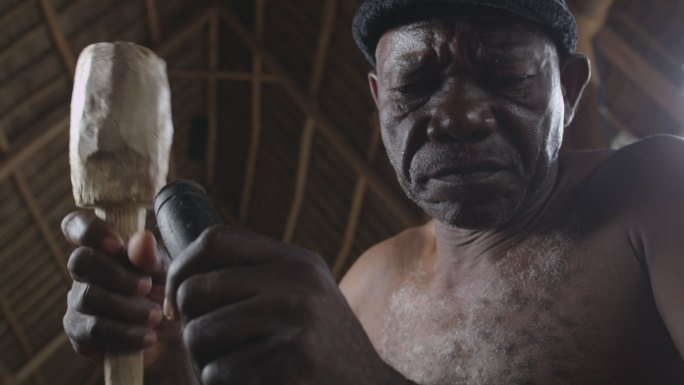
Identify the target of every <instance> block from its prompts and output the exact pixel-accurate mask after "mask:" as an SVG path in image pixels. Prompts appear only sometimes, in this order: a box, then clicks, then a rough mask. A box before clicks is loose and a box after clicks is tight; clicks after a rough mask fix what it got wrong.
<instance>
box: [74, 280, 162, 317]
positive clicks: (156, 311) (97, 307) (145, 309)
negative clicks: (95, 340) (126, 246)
mask: <svg viewBox="0 0 684 385" xmlns="http://www.w3.org/2000/svg"><path fill="white" fill-rule="evenodd" d="M67 302H68V304H69V308H71V309H75V310H76V311H78V312H79V313H82V314H89V315H93V316H101V317H106V318H108V319H111V320H115V321H120V322H125V323H130V324H137V325H139V326H149V327H153V326H157V325H158V324H159V322H161V320H162V314H161V309H160V308H159V305H158V304H156V303H155V302H153V301H151V300H149V299H147V298H145V297H126V296H122V295H119V294H116V293H112V292H110V291H108V290H105V289H103V288H101V287H98V286H96V285H92V284H85V283H81V282H74V284H73V286H72V287H71V290H69V293H68V295H67Z"/></svg>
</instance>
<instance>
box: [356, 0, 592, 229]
mask: <svg viewBox="0 0 684 385" xmlns="http://www.w3.org/2000/svg"><path fill="white" fill-rule="evenodd" d="M376 58H377V72H376V73H372V74H371V75H370V76H369V80H370V85H371V90H372V91H373V96H374V98H375V100H376V103H377V105H378V110H379V111H380V121H381V125H382V137H383V141H384V144H385V148H386V150H387V154H388V156H389V159H390V161H391V163H392V165H393V166H394V168H395V171H396V173H397V178H398V180H399V182H400V184H401V186H402V187H403V189H404V191H405V192H406V194H407V195H408V196H409V197H410V198H411V199H412V200H413V201H415V202H416V203H417V204H418V205H419V206H421V207H422V208H423V209H424V210H425V211H426V212H427V213H428V214H430V215H431V216H433V217H434V218H436V219H437V220H439V221H440V222H443V223H445V224H447V225H449V226H453V227H460V228H470V229H485V228H492V227H498V226H501V225H503V224H505V223H506V222H508V221H509V220H511V218H513V217H514V216H515V215H516V214H519V213H520V212H521V211H522V210H524V209H525V208H528V207H529V206H530V205H531V204H532V203H533V202H534V201H535V200H537V199H538V196H539V192H540V187H541V186H542V184H543V182H544V180H545V179H546V177H547V175H548V174H549V172H550V170H551V168H552V167H553V165H554V163H555V161H556V159H557V156H558V152H559V149H560V145H561V139H562V136H563V128H564V126H565V125H566V124H569V122H570V121H571V120H572V116H573V113H574V109H575V107H576V104H577V101H578V98H579V95H580V93H581V91H582V89H583V87H584V84H585V82H586V78H587V76H588V64H587V59H586V58H584V57H582V56H579V55H575V56H571V57H568V58H566V59H565V60H564V61H563V63H560V62H559V57H558V53H557V50H556V47H555V45H554V44H553V42H552V41H551V40H550V39H549V38H548V37H547V36H546V35H545V34H543V33H542V32H540V31H539V30H538V29H536V28H534V27H531V26H529V25H521V24H519V23H518V22H516V21H515V20H512V19H510V18H509V17H507V16H505V15H498V14H496V13H492V12H491V11H490V12H487V13H481V12H473V13H472V14H471V15H470V17H469V18H468V20H467V21H463V20H462V19H460V18H459V19H432V20H430V21H421V22H417V23H414V24H411V25H408V26H402V27H399V28H396V29H394V30H392V31H390V32H388V33H386V34H385V35H384V36H383V37H382V39H381V40H380V42H379V44H378V48H377V51H376Z"/></svg>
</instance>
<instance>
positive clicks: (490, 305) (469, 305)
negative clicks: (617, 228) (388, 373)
mask: <svg viewBox="0 0 684 385" xmlns="http://www.w3.org/2000/svg"><path fill="white" fill-rule="evenodd" d="M571 244H572V242H571V239H570V238H569V236H567V235H564V234H560V233H556V234H550V235H544V236H535V237H531V238H528V239H527V240H525V241H523V242H522V243H521V244H519V245H518V246H516V247H514V248H513V249H511V250H509V251H508V252H507V254H506V255H505V256H504V257H503V258H501V259H500V260H499V262H497V264H496V266H495V269H493V271H495V273H493V274H491V275H487V277H488V279H486V280H485V279H477V278H475V279H472V280H471V281H472V284H471V283H467V284H466V285H465V286H464V287H463V286H459V287H458V289H456V290H454V292H450V293H446V294H445V293H444V292H441V293H434V292H430V290H425V287H426V282H427V276H426V274H425V273H424V272H420V271H421V270H422V269H421V268H420V266H419V267H418V268H417V269H416V270H417V272H415V273H413V274H412V276H411V277H410V278H409V279H408V280H407V281H406V282H405V283H404V284H403V285H402V286H401V287H400V288H399V289H398V290H396V291H395V293H394V294H393V295H392V297H391V299H390V303H389V311H388V316H387V318H386V320H385V323H384V327H383V332H382V333H383V334H382V336H381V337H380V340H379V341H376V347H377V348H378V351H379V353H380V355H381V356H382V357H383V359H384V360H385V361H386V362H388V363H389V364H390V365H392V366H393V367H394V368H396V369H397V370H398V371H399V372H401V373H402V374H404V375H405V376H406V377H408V378H409V379H411V380H412V381H415V382H417V383H418V384H421V385H461V384H463V385H465V384H467V385H492V384H510V385H513V384H521V385H523V384H524V385H532V384H540V385H541V384H545V383H549V381H552V382H553V383H554V384H576V385H580V384H591V383H596V378H594V377H595V373H593V372H592V368H589V367H587V365H586V363H582V362H581V361H580V360H578V359H577V357H581V352H580V351H579V347H578V346H577V342H576V341H578V340H581V339H580V338H578V333H580V332H581V331H580V330H579V323H577V322H573V321H572V320H571V319H569V318H568V317H567V316H563V315H562V314H563V313H564V312H563V309H561V307H562V305H561V304H560V303H561V302H562V297H563V293H562V292H563V291H562V288H563V287H564V286H566V285H567V284H568V282H570V281H572V280H573V277H574V276H575V275H577V274H576V273H577V272H578V271H579V270H581V267H580V266H575V265H574V264H572V263H569V262H568V260H567V258H566V257H567V256H568V254H569V253H568V252H567V250H568V249H569V247H570V245H571ZM570 254H571V253H570ZM464 278H466V279H467V277H464ZM583 329H586V325H585V327H584V328H583Z"/></svg>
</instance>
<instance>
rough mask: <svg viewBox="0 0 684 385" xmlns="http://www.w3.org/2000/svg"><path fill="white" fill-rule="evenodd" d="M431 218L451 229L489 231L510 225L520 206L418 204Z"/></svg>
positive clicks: (511, 204)
mask: <svg viewBox="0 0 684 385" xmlns="http://www.w3.org/2000/svg"><path fill="white" fill-rule="evenodd" d="M417 203H418V205H419V206H420V207H421V208H422V209H423V210H424V211H425V212H426V213H428V214H429V215H430V216H432V217H433V218H435V220H437V221H439V222H440V223H442V224H445V225H447V226H449V227H454V228H459V229H468V230H489V229H493V228H498V227H501V226H503V225H505V224H506V223H508V222H509V221H510V220H511V219H513V217H514V216H515V213H516V212H517V209H518V208H519V206H520V205H519V204H516V203H514V202H511V201H503V202H501V201H500V202H497V203H489V204H464V203H459V202H439V203H434V202H417Z"/></svg>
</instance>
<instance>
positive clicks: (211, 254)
mask: <svg viewBox="0 0 684 385" xmlns="http://www.w3.org/2000/svg"><path fill="white" fill-rule="evenodd" d="M287 247H288V246H286V245H284V244H282V243H280V242H277V241H274V240H272V239H269V238H266V237H264V236H260V235H257V234H253V233H248V232H244V231H234V230H230V229H228V228H227V227H226V226H214V227H210V228H208V229H207V230H205V231H204V232H202V234H201V235H200V236H199V237H198V238H197V239H196V240H195V241H194V242H193V243H191V244H190V245H189V246H188V247H187V248H186V249H185V250H184V251H183V252H182V253H181V255H179V256H178V257H177V258H176V259H175V260H174V261H173V263H171V266H170V267H169V271H168V276H167V282H166V301H167V302H166V304H165V306H164V314H165V315H166V316H167V317H169V318H176V317H177V309H178V308H177V306H176V305H177V304H176V292H177V290H178V287H179V286H180V284H181V283H183V281H185V280H186V279H188V278H189V277H191V276H193V275H196V274H201V273H204V272H209V271H213V270H217V269H221V268H227V267H237V266H253V265H259V264H263V263H266V262H271V261H273V260H275V259H277V258H279V257H282V256H283V255H286V254H288V249H287Z"/></svg>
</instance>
